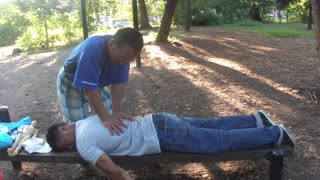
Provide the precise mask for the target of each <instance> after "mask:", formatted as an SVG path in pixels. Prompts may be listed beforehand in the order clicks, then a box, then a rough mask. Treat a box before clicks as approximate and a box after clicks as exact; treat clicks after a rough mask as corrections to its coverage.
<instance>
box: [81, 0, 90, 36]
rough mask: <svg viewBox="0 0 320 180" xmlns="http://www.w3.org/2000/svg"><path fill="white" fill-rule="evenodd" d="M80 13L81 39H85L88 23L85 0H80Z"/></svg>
mask: <svg viewBox="0 0 320 180" xmlns="http://www.w3.org/2000/svg"><path fill="white" fill-rule="evenodd" d="M81 15H82V30H83V39H87V38H88V23H87V13H86V1H85V0H81Z"/></svg>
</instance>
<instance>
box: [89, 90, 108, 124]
mask: <svg viewBox="0 0 320 180" xmlns="http://www.w3.org/2000/svg"><path fill="white" fill-rule="evenodd" d="M85 94H86V96H87V98H88V101H89V103H90V105H91V107H92V109H93V110H94V112H95V113H96V114H97V115H98V116H99V118H100V119H101V120H105V119H107V118H108V117H109V116H110V115H109V113H108V112H107V110H106V109H105V107H104V105H103V102H102V100H101V96H100V94H99V91H97V90H89V89H86V90H85Z"/></svg>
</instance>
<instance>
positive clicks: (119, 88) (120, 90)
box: [111, 83, 133, 120]
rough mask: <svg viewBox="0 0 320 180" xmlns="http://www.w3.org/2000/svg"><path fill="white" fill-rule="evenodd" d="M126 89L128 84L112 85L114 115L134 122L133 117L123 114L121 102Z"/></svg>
mask: <svg viewBox="0 0 320 180" xmlns="http://www.w3.org/2000/svg"><path fill="white" fill-rule="evenodd" d="M126 87H127V83H123V84H112V85H111V95H112V113H113V114H115V115H116V116H118V117H119V118H124V119H128V120H133V117H132V116H131V115H129V114H125V113H121V101H122V98H123V95H124V91H125V89H126Z"/></svg>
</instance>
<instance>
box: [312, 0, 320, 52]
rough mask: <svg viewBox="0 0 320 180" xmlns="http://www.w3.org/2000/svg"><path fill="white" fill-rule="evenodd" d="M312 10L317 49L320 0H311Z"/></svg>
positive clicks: (318, 48)
mask: <svg viewBox="0 0 320 180" xmlns="http://www.w3.org/2000/svg"><path fill="white" fill-rule="evenodd" d="M312 10H313V15H314V19H315V30H316V34H317V36H316V39H317V41H318V45H317V51H319V50H320V0H312Z"/></svg>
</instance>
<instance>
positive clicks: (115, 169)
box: [96, 154, 133, 180]
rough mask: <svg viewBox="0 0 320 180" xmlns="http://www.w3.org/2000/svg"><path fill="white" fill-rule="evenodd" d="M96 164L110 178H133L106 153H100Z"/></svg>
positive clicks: (127, 179) (128, 179)
mask: <svg viewBox="0 0 320 180" xmlns="http://www.w3.org/2000/svg"><path fill="white" fill-rule="evenodd" d="M96 166H97V167H98V168H99V169H101V170H102V171H104V172H106V173H107V174H109V175H110V177H111V178H112V179H124V180H131V179H133V178H132V177H130V175H129V174H128V173H127V172H126V171H125V170H124V169H122V168H121V167H119V166H117V165H116V164H114V163H113V161H112V160H111V159H110V157H109V156H108V155H107V154H102V155H101V156H100V157H99V159H98V161H97V163H96Z"/></svg>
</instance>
